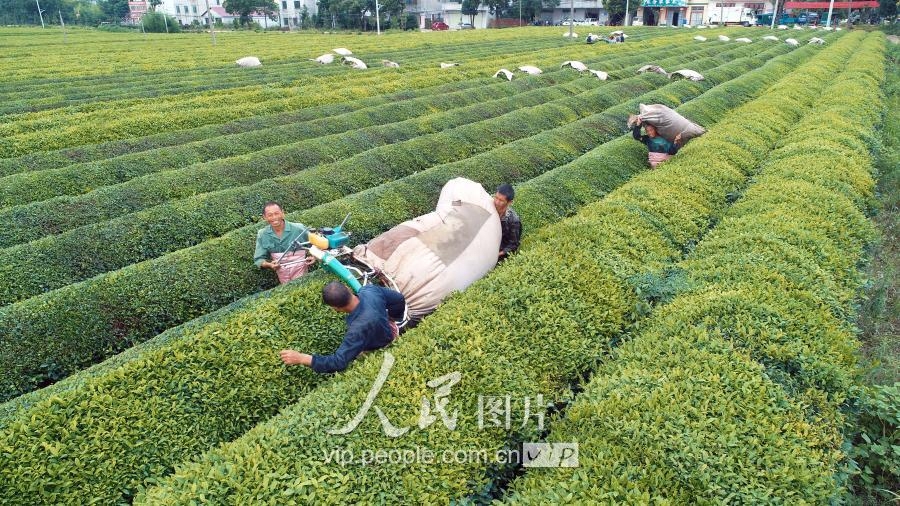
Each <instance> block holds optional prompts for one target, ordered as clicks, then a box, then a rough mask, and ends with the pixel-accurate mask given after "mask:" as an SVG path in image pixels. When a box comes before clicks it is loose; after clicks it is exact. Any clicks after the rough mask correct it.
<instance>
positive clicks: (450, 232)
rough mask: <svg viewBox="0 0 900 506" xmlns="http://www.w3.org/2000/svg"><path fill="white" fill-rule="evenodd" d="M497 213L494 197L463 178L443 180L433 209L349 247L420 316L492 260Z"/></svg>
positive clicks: (475, 277) (497, 248) (490, 265)
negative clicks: (386, 279) (387, 278)
mask: <svg viewBox="0 0 900 506" xmlns="http://www.w3.org/2000/svg"><path fill="white" fill-rule="evenodd" d="M500 235H501V231H500V218H499V217H498V216H497V211H496V209H495V208H494V199H493V197H492V196H491V195H489V194H488V193H487V192H486V191H485V190H484V188H482V186H481V185H480V184H478V183H476V182H474V181H470V180H468V179H464V178H456V179H452V180H450V181H448V182H447V184H445V185H444V188H443V189H442V190H441V196H440V198H439V199H438V203H437V208H436V209H435V211H434V212H431V213H428V214H426V215H423V216H419V217H418V218H415V219H412V220H410V221H407V222H404V223H401V224H400V225H397V226H396V227H394V228H392V229H390V230H388V231H387V232H385V233H383V234H381V235H379V236H378V237H376V238H374V239H372V240H371V241H369V243H368V244H361V245H359V246H357V247H356V248H354V249H353V255H354V256H355V257H356V258H358V259H360V260H363V261H365V262H366V263H368V264H369V265H371V266H372V267H374V268H376V269H380V270H382V271H383V272H385V273H387V274H388V275H389V276H391V277H392V278H393V279H394V281H395V282H396V283H397V288H398V289H399V290H400V293H402V294H403V296H404V297H406V303H407V305H408V307H409V316H410V318H413V319H421V318H422V317H424V316H425V315H427V314H428V313H430V312H432V311H434V309H435V308H436V307H437V306H438V304H440V302H441V301H442V300H444V298H446V297H447V296H448V295H450V294H451V293H453V292H454V291H456V290H463V289H465V288H466V287H468V286H469V285H471V284H472V283H474V282H475V281H477V280H479V279H481V277H482V276H484V275H485V274H487V273H488V272H489V271H490V270H491V269H492V268H493V267H494V265H496V263H497V252H498V251H500Z"/></svg>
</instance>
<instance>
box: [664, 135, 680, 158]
mask: <svg viewBox="0 0 900 506" xmlns="http://www.w3.org/2000/svg"><path fill="white" fill-rule="evenodd" d="M679 149H681V134H678V135H676V136H675V140H674V141H673V142H670V143H669V149H668V151H666V152H667V153H668V154H670V155H674V154H676V153H678V150H679Z"/></svg>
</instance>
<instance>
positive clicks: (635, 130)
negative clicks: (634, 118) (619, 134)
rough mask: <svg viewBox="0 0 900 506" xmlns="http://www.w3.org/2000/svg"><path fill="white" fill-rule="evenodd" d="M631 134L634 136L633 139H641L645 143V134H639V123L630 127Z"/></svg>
mask: <svg viewBox="0 0 900 506" xmlns="http://www.w3.org/2000/svg"><path fill="white" fill-rule="evenodd" d="M631 136H632V137H634V140H636V141H641V142H643V143H644V144H647V136H646V135H641V124H640V123H638V124H637V125H634V126H633V127H631Z"/></svg>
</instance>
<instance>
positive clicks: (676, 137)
mask: <svg viewBox="0 0 900 506" xmlns="http://www.w3.org/2000/svg"><path fill="white" fill-rule="evenodd" d="M675 144H678V145H679V146H680V145H681V134H680V133H679V134H678V135H676V136H675Z"/></svg>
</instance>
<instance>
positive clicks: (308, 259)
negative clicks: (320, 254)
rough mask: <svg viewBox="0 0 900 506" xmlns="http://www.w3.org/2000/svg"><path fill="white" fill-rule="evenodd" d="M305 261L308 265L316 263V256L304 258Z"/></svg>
mask: <svg viewBox="0 0 900 506" xmlns="http://www.w3.org/2000/svg"><path fill="white" fill-rule="evenodd" d="M304 262H306V265H312V264H314V263H316V257H314V256H312V255H310V256H308V257H306V260H304Z"/></svg>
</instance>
